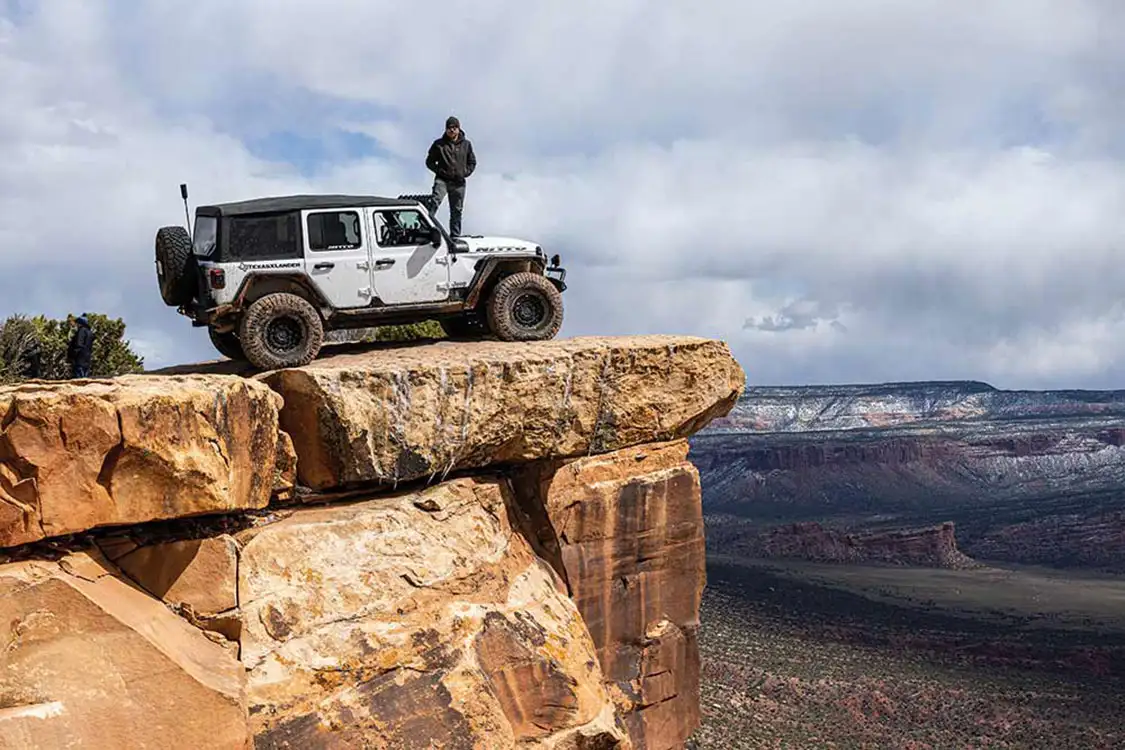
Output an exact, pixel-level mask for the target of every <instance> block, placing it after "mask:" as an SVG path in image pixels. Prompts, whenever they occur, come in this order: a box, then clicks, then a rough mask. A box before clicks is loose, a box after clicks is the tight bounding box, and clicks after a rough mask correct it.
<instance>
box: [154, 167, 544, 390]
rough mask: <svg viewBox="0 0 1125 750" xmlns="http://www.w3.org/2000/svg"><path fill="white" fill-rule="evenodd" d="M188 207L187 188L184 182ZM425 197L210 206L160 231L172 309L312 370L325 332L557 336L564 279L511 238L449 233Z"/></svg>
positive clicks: (228, 347)
mask: <svg viewBox="0 0 1125 750" xmlns="http://www.w3.org/2000/svg"><path fill="white" fill-rule="evenodd" d="M180 193H181V195H182V196H183V199H184V212H185V214H186V215H188V216H190V213H189V212H188V208H187V186H186V185H181V186H180ZM425 200H426V196H400V197H399V198H397V199H392V198H379V197H374V196H354V195H293V196H282V197H275V198H260V199H256V200H248V201H242V202H238V203H222V204H215V205H209V206H199V207H198V208H196V210H195V223H194V230H193V232H192V233H191V234H190V235H189V234H188V232H187V230H186V229H185V228H184V227H180V226H168V227H162V228H160V229H159V230H158V231H157V233H156V275H157V280H158V281H159V284H160V294H161V296H162V297H163V299H164V302H165V304H167V305H168V306H170V307H176V308H177V312H179V313H180V314H182V315H185V316H187V317H188V318H190V319H191V321H192V325H194V326H197V327H203V326H206V327H207V329H208V332H209V333H210V335H211V342H212V343H213V344H214V345H215V348H216V349H218V350H219V352H220V353H221V354H223V355H224V356H226V357H229V358H231V359H246V360H249V362H250V363H251V364H253V365H254V366H255V367H257V368H260V369H263V370H273V369H279V368H284V367H298V366H300V365H304V364H308V363H309V362H310V361H312V360H313V358H315V357H316V355H317V353H318V352H319V351H320V347H321V344H322V343H323V341H324V334H325V331H328V330H338V329H352V328H368V327H371V326H379V325H390V324H400V323H411V322H417V321H421V320H426V319H436V320H438V321H439V322H440V324H441V326H442V327H443V329H444V330H445V332H446V333H447V334H449V335H450V336H452V337H473V336H475V337H484V336H488V335H493V336H495V337H497V338H499V339H501V340H504V341H534V340H542V339H550V338H553V337H554V336H555V335H556V334H557V333H558V331H559V328H560V327H561V326H562V318H563V304H562V292H563V291H564V290H565V289H566V284H565V283H564V279H565V278H566V271H565V270H563V269H562V268H561V267H560V266H559V256H558V255H555V256H554V257H553V258H552V259H551V262H550V265H549V266H548V261H547V256H546V255H545V254H544V252H543V249H542V248H541V247H539V245H536V244H535V243H533V242H526V241H524V240H517V239H511V238H507V237H479V236H467V237H459V238H456V239H454V238H451V237H450V236H449V234H448V233H447V232H446V231H445V229H444V227H442V226H441V224H440V223H439V222H437V221H435V220H434V219H433V217H431V215H430V213H429V210H428V208H427V205H426V203H425V202H424V201H425Z"/></svg>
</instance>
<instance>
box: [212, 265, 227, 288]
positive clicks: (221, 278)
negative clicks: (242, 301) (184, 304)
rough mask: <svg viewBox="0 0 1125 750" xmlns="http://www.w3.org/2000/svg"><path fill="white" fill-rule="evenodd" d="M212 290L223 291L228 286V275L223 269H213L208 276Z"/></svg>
mask: <svg viewBox="0 0 1125 750" xmlns="http://www.w3.org/2000/svg"><path fill="white" fill-rule="evenodd" d="M208 278H209V279H210V282H211V288H212V289H223V288H224V287H226V285H227V275H226V274H225V273H223V269H221V268H212V269H211V272H210V273H209V274H208Z"/></svg>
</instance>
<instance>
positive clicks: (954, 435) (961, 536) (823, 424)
mask: <svg viewBox="0 0 1125 750" xmlns="http://www.w3.org/2000/svg"><path fill="white" fill-rule="evenodd" d="M691 442H692V454H691V456H692V460H693V462H694V463H695V464H696V465H697V466H698V467H699V469H700V472H701V474H702V481H703V489H704V508H705V511H706V515H707V523H708V534H709V540H710V542H711V543H712V545H711V546H712V549H713V551H716V552H722V551H723V549H722V547H723V545H725V544H727V543H728V542H730V543H733V541H732V540H733V538H734V536H737V535H741V536H745V537H747V539H750V538H757V537H758V536H759V535H761V534H762V533H765V532H768V531H770V530H771V529H774V528H777V527H781V526H783V525H786V524H795V523H811V522H815V523H818V524H820V525H821V526H823V527H825V528H828V529H832V530H834V532H837V533H859V532H883V531H889V530H891V529H894V528H901V527H933V526H938V525H940V524H943V523H946V522H953V523H954V524H955V527H956V535H957V542H958V543H959V546H960V548H961V550H963V551H964V552H965V553H966V554H968V555H970V556H971V557H974V558H979V559H991V560H998V561H1009V562H1017V563H1029V564H1049V565H1059V566H1083V567H1086V566H1091V567H1099V568H1107V569H1115V570H1125V543H1123V542H1122V540H1123V539H1125V536H1122V533H1123V531H1125V524H1123V522H1122V518H1125V391H1045V392H1035V391H1001V390H997V389H995V388H992V387H990V386H987V385H984V384H980V383H912V384H889V385H881V386H838V387H808V388H751V389H748V390H747V392H746V393H745V395H744V396H743V397H742V398H741V399H740V400H739V403H738V404H737V405H736V406H735V407H734V409H732V410H731V411H730V413H729V414H728V415H727V416H725V417H723V418H720V419H717V420H715V422H713V423H712V424H711V425H710V426H709V427H708V428H707V429H706V430H704V431H702V432H701V433H700V434H698V435H696V436H695V437H693V438H692V441H691ZM723 527H730V529H728V530H727V531H725V532H723V533H722V534H721V535H720V536H721V537H722V538H723V539H725V540H727V541H725V542H723V543H722V544H720V543H719V541H718V540H719V538H720V537H719V536H716V533H717V530H718V529H720V528H723ZM754 544H756V543H754ZM743 546H744V547H746V548H749V546H752V545H751V543H750V542H749V541H747V542H746V544H744V545H743Z"/></svg>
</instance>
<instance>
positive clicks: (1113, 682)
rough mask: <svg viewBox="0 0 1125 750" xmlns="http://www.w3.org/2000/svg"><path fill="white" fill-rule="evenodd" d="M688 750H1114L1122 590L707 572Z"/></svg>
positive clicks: (735, 567) (924, 575) (1055, 579)
mask: <svg viewBox="0 0 1125 750" xmlns="http://www.w3.org/2000/svg"><path fill="white" fill-rule="evenodd" d="M707 576H708V583H707V590H706V592H705V595H704V599H703V607H702V613H701V618H702V629H701V634H700V648H701V651H702V659H703V685H702V698H701V702H702V709H703V725H702V726H701V727H700V729H699V731H698V732H696V735H695V737H694V738H693V745H692V747H696V748H732V749H733V748H904V749H905V748H909V749H912V750H921V749H922V748H935V749H936V748H942V749H943V750H944V749H945V748H1074V749H1075V750H1077V749H1079V748H1081V749H1083V750H1085V749H1091V750H1093V749H1096V748H1113V747H1122V746H1125V711H1122V710H1121V705H1122V704H1123V702H1125V577H1121V578H1117V577H1107V576H1086V575H1084V574H1082V573H1071V572H1066V573H1061V572H1058V571H1044V570H1037V569H1028V568H1022V569H1021V568H1014V567H1006V568H1003V569H1001V568H998V567H995V566H994V567H991V568H987V569H984V570H977V571H945V570H932V569H917V568H914V569H911V568H890V567H876V566H844V565H817V564H812V563H803V562H802V563H798V562H794V563H789V562H783V561H778V560H769V561H753V560H735V559H730V558H722V557H717V556H716V557H709V559H708V569H707Z"/></svg>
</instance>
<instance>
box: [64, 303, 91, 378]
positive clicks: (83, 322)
mask: <svg viewBox="0 0 1125 750" xmlns="http://www.w3.org/2000/svg"><path fill="white" fill-rule="evenodd" d="M75 322H76V324H77V325H76V326H75V328H74V335H72V336H71V337H70V345H69V346H67V348H66V361H67V362H69V363H70V371H71V377H74V378H88V377H90V366H91V364H92V363H93V359H94V332H93V331H92V330H90V321H89V320H87V318H86V315H85V314H83V315H79V316H78V320H77V321H75Z"/></svg>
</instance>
